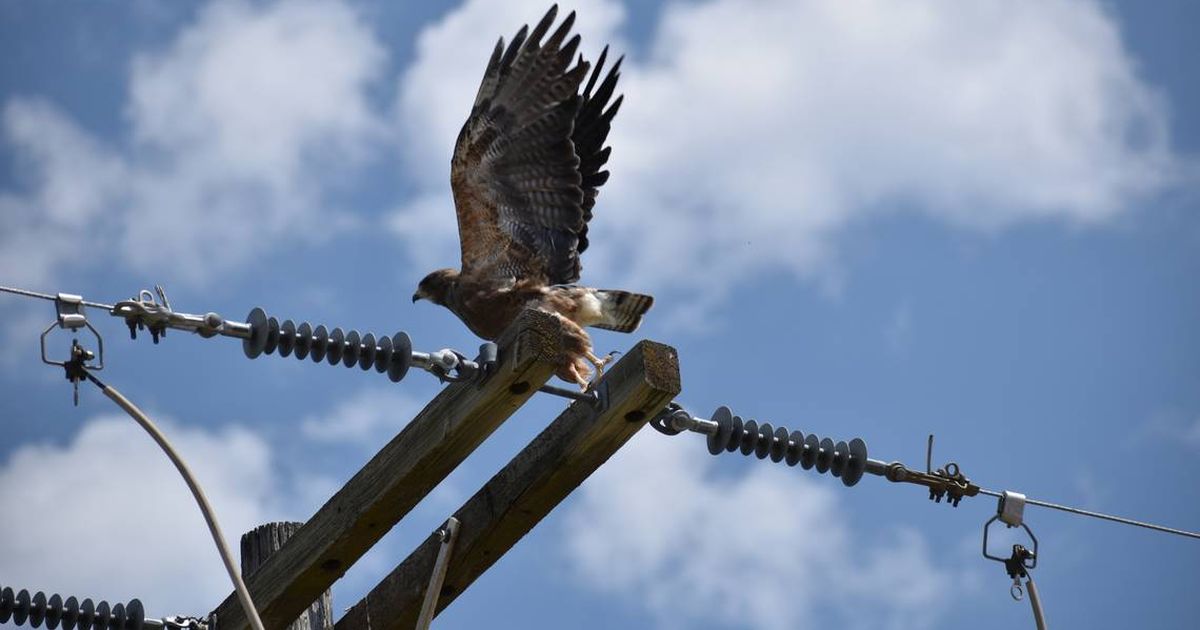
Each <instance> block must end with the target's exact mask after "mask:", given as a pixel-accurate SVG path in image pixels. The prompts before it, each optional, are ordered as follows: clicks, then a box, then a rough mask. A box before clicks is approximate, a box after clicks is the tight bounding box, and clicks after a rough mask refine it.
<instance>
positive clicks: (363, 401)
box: [300, 388, 424, 447]
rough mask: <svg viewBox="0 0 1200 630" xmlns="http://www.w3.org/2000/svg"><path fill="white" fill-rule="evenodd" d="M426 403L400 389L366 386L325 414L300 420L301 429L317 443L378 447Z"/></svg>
mask: <svg viewBox="0 0 1200 630" xmlns="http://www.w3.org/2000/svg"><path fill="white" fill-rule="evenodd" d="M423 406H424V403H422V402H419V401H417V400H415V399H413V398H411V397H409V396H406V395H404V394H402V393H399V392H398V391H397V390H395V389H392V388H388V389H364V390H361V391H359V392H357V393H356V394H354V395H353V396H351V397H350V398H348V399H347V400H345V401H344V402H342V403H340V404H338V405H337V407H336V408H335V409H332V410H331V411H329V412H328V413H326V414H323V415H313V416H309V417H307V418H305V419H304V420H303V421H302V422H301V423H300V432H301V433H302V434H303V435H304V436H305V437H307V438H309V439H310V440H314V441H317V442H338V443H349V444H358V445H362V446H364V447H378V445H379V444H381V443H384V442H386V441H387V440H388V439H390V438H391V436H393V435H395V434H396V433H398V432H399V431H400V429H401V428H403V427H404V425H406V424H408V422H409V421H410V420H412V418H413V417H414V416H416V414H417V412H418V411H420V409H421V407H423Z"/></svg>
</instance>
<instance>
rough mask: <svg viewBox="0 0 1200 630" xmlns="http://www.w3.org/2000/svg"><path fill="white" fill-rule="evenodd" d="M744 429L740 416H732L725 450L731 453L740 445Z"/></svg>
mask: <svg viewBox="0 0 1200 630" xmlns="http://www.w3.org/2000/svg"><path fill="white" fill-rule="evenodd" d="M745 430H746V429H745V426H744V425H743V424H742V417H741V416H734V417H733V426H731V427H730V428H729V444H726V445H725V450H726V451H728V452H730V453H732V452H734V451H736V450H738V449H739V448H741V447H742V434H743V433H745Z"/></svg>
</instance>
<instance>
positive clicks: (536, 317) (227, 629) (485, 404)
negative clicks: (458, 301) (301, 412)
mask: <svg viewBox="0 0 1200 630" xmlns="http://www.w3.org/2000/svg"><path fill="white" fill-rule="evenodd" d="M561 339H562V327H561V324H560V323H559V320H558V319H557V318H556V317H554V316H553V315H550V314H547V313H543V312H540V311H534V310H527V311H525V312H523V313H522V314H521V316H520V317H519V318H518V319H517V321H516V322H514V324H513V325H512V326H511V327H510V328H509V329H508V330H507V331H506V332H505V333H504V335H502V336H501V337H500V339H499V340H498V342H497V343H498V346H499V351H500V355H499V365H498V366H497V369H496V371H495V372H494V373H493V374H492V375H491V377H490V378H488V380H486V381H485V382H484V383H483V384H482V385H477V384H473V383H457V384H453V385H449V386H447V387H446V388H445V389H444V390H442V392H441V393H439V394H438V395H437V397H435V398H434V399H433V401H432V402H430V403H429V404H428V405H426V407H425V408H424V409H423V410H421V412H420V413H419V414H417V417H416V418H414V419H413V420H412V422H410V423H409V424H408V426H406V427H404V429H403V430H402V431H401V432H400V433H399V434H398V435H397V436H396V437H395V438H393V439H392V441H391V442H389V443H388V444H387V445H386V446H384V447H383V449H382V450H380V451H379V453H378V454H376V455H375V457H373V458H372V459H371V461H370V462H368V463H367V464H366V466H364V467H363V468H362V469H361V470H360V471H359V472H358V474H356V475H354V478H352V479H351V480H350V481H349V482H347V483H346V485H345V486H343V487H342V488H341V490H338V492H337V493H336V494H334V495H333V497H332V498H331V499H330V500H329V501H328V502H327V503H326V504H325V505H324V506H322V507H321V509H319V510H317V513H316V514H314V515H313V516H312V518H310V519H309V520H308V522H306V523H305V524H304V526H303V527H301V528H300V529H299V530H298V531H297V532H296V533H295V534H294V535H293V536H292V537H291V538H290V539H289V540H288V541H287V542H286V543H285V544H284V545H283V547H282V548H281V549H280V550H279V551H278V552H276V553H275V554H274V555H272V556H271V557H270V558H269V559H268V560H267V561H266V562H265V563H264V564H263V565H262V566H261V567H259V569H258V570H257V571H255V572H254V574H253V575H251V576H248V579H247V580H246V583H247V586H248V587H249V589H250V594H251V596H252V597H253V599H254V603H255V605H256V607H257V608H258V610H259V615H260V616H261V617H262V620H263V624H264V625H265V626H266V627H267V628H268V629H273V628H284V627H286V626H287V625H288V624H289V623H290V622H291V621H292V620H294V619H296V617H297V616H299V615H300V613H302V612H303V611H304V610H305V609H306V608H307V607H308V606H309V604H311V603H312V602H313V600H315V599H317V598H318V597H319V596H320V595H321V593H322V592H324V591H325V590H326V589H328V588H329V587H330V585H332V584H333V583H334V581H336V580H337V579H338V578H340V577H341V576H342V575H343V574H345V572H346V571H347V570H348V569H349V568H350V566H351V565H353V564H354V563H355V562H356V561H357V560H358V559H359V558H360V557H362V555H363V554H365V553H366V552H367V550H368V549H370V548H371V547H372V546H373V545H374V544H375V543H376V542H378V541H379V539H380V538H382V537H383V535H384V534H386V533H387V532H388V530H390V529H391V528H392V527H393V526H394V525H395V524H396V523H398V522H399V521H400V519H401V518H403V517H404V516H405V515H406V514H408V512H409V511H410V510H412V508H413V507H414V506H415V505H416V504H417V503H418V502H419V501H420V500H421V499H422V498H424V497H425V495H427V494H429V492H430V491H431V490H432V489H433V488H434V487H435V486H437V484H438V483H440V482H441V481H442V480H443V479H445V478H446V476H447V475H449V474H450V472H451V471H452V470H454V469H455V468H456V467H457V466H458V465H459V464H460V463H461V462H462V461H463V460H464V459H466V457H467V456H468V455H470V453H471V452H472V451H474V450H475V448H476V447H478V446H479V444H480V443H482V442H483V441H484V440H485V439H486V438H487V437H488V436H489V435H491V434H492V432H493V431H495V430H496V428H497V427H499V426H500V424H502V423H503V422H504V421H505V420H507V419H508V417H509V416H511V415H512V414H513V412H515V411H516V410H517V409H518V408H519V407H520V406H521V405H523V404H524V403H525V401H526V400H528V399H529V397H530V396H532V395H533V393H534V392H535V391H536V390H537V388H538V387H540V386H541V385H542V384H544V383H545V382H546V381H547V380H549V378H550V377H551V375H552V374H553V373H554V370H555V366H556V364H557V361H558V355H559V353H560V351H561V347H562V342H561ZM210 624H212V625H210V626H209V627H210V628H213V630H245V629H246V628H248V627H249V626H248V624H247V621H246V618H245V615H244V613H243V611H242V608H241V606H240V605H239V603H238V601H237V598H236V597H235V596H234V595H233V594H230V595H229V597H227V598H225V601H224V602H222V603H221V605H220V606H219V607H218V608H217V609H216V610H215V611H213V613H212V615H210Z"/></svg>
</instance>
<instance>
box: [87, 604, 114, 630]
mask: <svg viewBox="0 0 1200 630" xmlns="http://www.w3.org/2000/svg"><path fill="white" fill-rule="evenodd" d="M111 617H112V611H111V610H109V608H108V602H107V601H103V600H102V601H101V602H100V603H99V604H96V620H95V621H93V622H92V630H108V620H109V619H110V618H111Z"/></svg>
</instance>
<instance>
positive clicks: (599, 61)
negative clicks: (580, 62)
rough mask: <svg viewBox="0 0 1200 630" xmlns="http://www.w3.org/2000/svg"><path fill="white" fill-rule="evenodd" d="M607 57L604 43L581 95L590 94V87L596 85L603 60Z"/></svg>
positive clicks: (602, 66) (585, 96) (606, 48)
mask: <svg viewBox="0 0 1200 630" xmlns="http://www.w3.org/2000/svg"><path fill="white" fill-rule="evenodd" d="M605 59H608V45H607V44H605V45H604V50H601V51H600V58H599V59H597V60H596V69H595V70H593V71H592V76H591V77H589V78H588V82H587V87H585V88H583V96H584V98H587V97H589V96H591V95H592V88H593V87H596V79H597V78H598V77H599V76H600V73H601V72H602V71H603V70H604V60H605Z"/></svg>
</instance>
